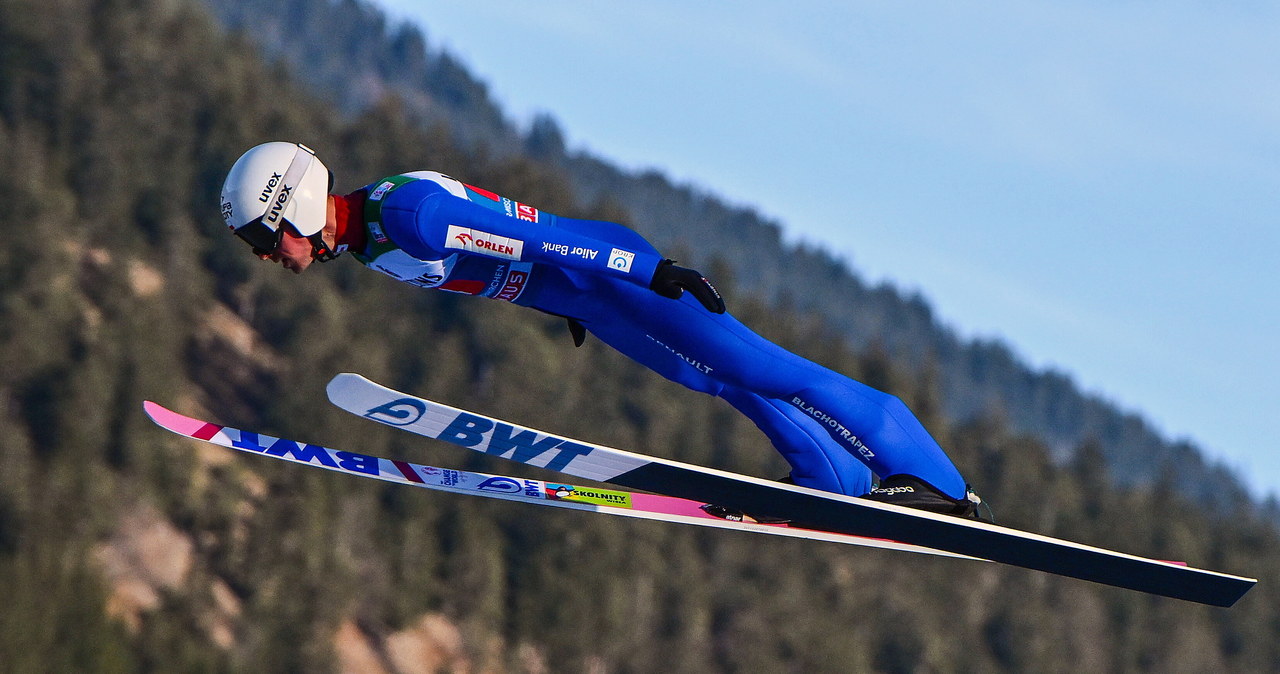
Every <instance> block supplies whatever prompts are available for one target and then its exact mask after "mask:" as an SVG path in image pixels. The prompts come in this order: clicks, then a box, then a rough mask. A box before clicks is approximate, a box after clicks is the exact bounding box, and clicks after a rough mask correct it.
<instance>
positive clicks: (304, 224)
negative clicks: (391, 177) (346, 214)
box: [222, 141, 336, 261]
mask: <svg viewBox="0 0 1280 674" xmlns="http://www.w3.org/2000/svg"><path fill="white" fill-rule="evenodd" d="M332 185H333V174H332V173H330V171H329V169H327V168H325V165H324V164H323V163H321V161H320V160H319V159H318V158H317V157H316V153H315V152H313V151H312V150H311V148H309V147H307V146H306V145H303V144H301V143H284V142H278V141H277V142H271V143H263V144H262V145H258V146H257V147H254V148H251V149H250V150H249V151H248V152H246V153H244V154H243V155H241V156H240V158H239V159H237V160H236V163H235V165H233V166H232V167H231V171H230V172H229V173H228V174H227V180H226V182H224V183H223V184H222V219H223V220H224V221H226V223H227V226H228V227H230V228H231V229H232V231H234V232H235V234H236V236H238V237H240V238H241V239H243V240H244V241H245V242H246V243H248V244H249V245H250V246H253V252H254V253H255V254H257V255H270V254H271V253H272V252H274V251H275V250H276V248H278V247H279V246H280V240H281V238H282V237H283V236H284V227H282V225H284V224H288V225H289V226H291V227H292V228H293V229H294V230H296V231H297V233H298V234H299V235H300V236H304V237H306V238H307V239H308V240H310V241H311V247H312V249H313V250H314V251H315V254H316V257H317V258H319V259H320V260H321V261H324V260H327V259H333V258H334V257H336V253H334V252H333V251H332V250H331V249H330V248H329V246H327V245H326V244H325V243H324V240H323V239H322V237H321V232H322V230H323V229H324V225H325V220H326V219H327V215H328V197H329V188H330V187H332Z"/></svg>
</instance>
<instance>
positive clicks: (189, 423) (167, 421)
mask: <svg viewBox="0 0 1280 674" xmlns="http://www.w3.org/2000/svg"><path fill="white" fill-rule="evenodd" d="M142 409H143V411H145V412H146V413H147V416H149V417H151V420H152V421H154V422H156V424H157V425H159V426H160V427H161V428H164V429H166V430H169V431H173V432H174V433H177V434H178V435H186V436H188V437H192V438H198V439H200V440H208V439H209V438H212V437H213V436H215V435H217V434H218V431H220V430H222V426H219V425H217V424H211V423H208V422H204V421H200V420H199V419H192V418H191V417H188V416H185V415H182V414H178V413H177V412H174V411H173V410H170V409H168V408H166V407H165V406H163V405H161V404H159V403H153V402H151V401H150V400H144V401H142Z"/></svg>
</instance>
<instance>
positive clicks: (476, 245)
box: [444, 225, 524, 260]
mask: <svg viewBox="0 0 1280 674" xmlns="http://www.w3.org/2000/svg"><path fill="white" fill-rule="evenodd" d="M444 246H445V248H456V249H458V250H465V251H468V252H471V253H480V254H481V255H487V256H489V257H501V258H505V259H508V260H519V259H520V255H521V254H523V253H524V242H523V241H521V240H520V239H511V238H508V237H505V236H498V235H497V234H490V233H489V232H482V231H480V230H478V229H472V228H470V227H459V226H457V225H449V229H448V231H447V232H446V233H445V241H444Z"/></svg>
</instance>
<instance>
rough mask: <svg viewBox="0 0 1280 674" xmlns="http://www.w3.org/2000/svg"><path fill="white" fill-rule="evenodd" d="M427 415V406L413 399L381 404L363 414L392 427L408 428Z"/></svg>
mask: <svg viewBox="0 0 1280 674" xmlns="http://www.w3.org/2000/svg"><path fill="white" fill-rule="evenodd" d="M426 413H427V406H426V405H424V404H422V402H421V401H419V400H414V399H413V398H401V399H399V400H392V401H391V402H389V403H383V404H381V405H378V406H377V407H375V408H373V409H371V410H369V411H368V412H365V413H364V416H366V417H368V418H370V419H373V420H374V421H381V422H382V423H384V424H391V425H392V426H408V425H410V424H412V423H414V422H415V421H417V420H419V419H421V418H422V415H423V414H426Z"/></svg>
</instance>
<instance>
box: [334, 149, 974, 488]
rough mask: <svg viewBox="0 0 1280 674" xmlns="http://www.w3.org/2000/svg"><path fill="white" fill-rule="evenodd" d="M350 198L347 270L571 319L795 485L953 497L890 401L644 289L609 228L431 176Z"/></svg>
mask: <svg viewBox="0 0 1280 674" xmlns="http://www.w3.org/2000/svg"><path fill="white" fill-rule="evenodd" d="M357 194H362V195H363V196H364V207H363V214H364V223H365V227H366V229H367V239H366V242H367V243H366V246H365V249H364V250H363V251H359V252H356V253H355V257H356V258H357V259H358V260H359V261H360V262H362V263H364V264H365V265H367V266H368V267H370V268H372V269H376V270H378V271H380V272H383V273H385V274H387V275H389V276H392V277H393V278H396V279H398V280H400V281H404V282H406V283H410V284H413V285H417V286H420V287H424V288H434V289H439V290H445V291H450V292H459V293H466V294H469V295H480V296H484V297H489V298H493V299H498V300H505V301H508V302H512V303H515V304H518V305H521V306H527V307H532V308H535V309H539V310H541V311H544V312H547V313H551V314H556V315H559V316H564V317H566V318H569V319H571V320H573V321H577V322H578V323H580V324H581V325H582V326H583V327H585V328H586V330H587V331H588V332H590V333H591V334H592V335H594V336H595V337H596V338H598V339H600V340H601V341H602V342H604V343H606V344H608V345H609V346H611V347H613V348H614V349H617V350H618V351H620V352H622V353H623V354H625V355H626V356H628V357H630V358H631V359H633V360H635V361H636V362H638V363H640V364H642V365H645V366H646V367H648V368H650V369H652V370H653V371H655V372H657V373H659V374H661V375H662V376H664V377H666V378H667V379H670V380H672V381H675V382H678V383H680V384H683V385H684V386H686V387H688V388H690V389H693V390H695V391H701V392H703V393H707V394H710V395H714V396H719V397H720V398H722V399H724V400H725V401H727V402H728V403H729V404H730V405H732V406H733V407H734V408H736V409H737V410H739V411H740V412H742V413H743V414H745V415H746V416H747V417H748V418H750V419H751V420H752V421H753V422H754V423H755V424H756V426H757V427H759V428H760V430H761V431H763V432H764V433H765V435H766V436H767V437H768V438H769V440H770V441H771V442H772V443H773V445H774V447H776V448H777V449H778V451H779V452H781V454H782V456H783V457H784V458H785V459H786V461H787V463H789V464H790V465H791V467H792V473H791V477H792V479H793V480H794V481H795V483H796V484H799V485H801V486H806V487H812V488H814V489H821V490H824V491H831V492H836V493H840V494H847V495H850V496H861V495H863V494H865V493H867V492H868V491H869V490H870V489H871V472H872V471H874V472H875V473H876V474H877V475H879V476H881V477H888V476H890V475H897V474H908V475H913V476H915V477H917V478H920V479H922V480H924V481H926V482H928V483H930V484H932V485H933V486H935V487H937V488H938V489H939V490H941V491H942V492H944V493H946V494H947V495H948V496H951V497H953V498H963V497H964V494H965V482H964V479H963V478H962V477H961V476H960V473H959V472H958V471H957V470H956V468H955V466H954V465H953V464H952V463H951V461H950V459H948V458H947V456H946V454H945V453H944V452H943V451H942V449H941V447H939V446H938V443H937V442H935V441H934V439H933V438H932V437H931V436H930V435H929V433H928V432H927V431H926V430H925V429H924V427H923V426H922V425H921V424H920V422H919V421H918V420H917V419H916V418H915V416H914V415H913V414H912V413H911V412H910V410H908V409H907V407H906V406H905V405H904V404H903V403H902V402H901V401H900V400H898V399H897V398H896V397H893V396H891V395H888V394H886V393H883V392H880V391H877V390H875V389H873V388H870V387H868V386H866V385H864V384H861V383H859V382H856V381H854V380H852V379H850V378H848V377H845V376H844V375H841V374H839V373H837V372H834V371H832V370H829V369H827V368H825V367H822V366H820V365H817V364H815V363H813V362H811V361H809V360H806V359H804V358H801V357H800V356H797V355H795V354H793V353H790V352H789V351H786V350H785V349H783V348H781V347H779V346H777V345H776V344H773V343H772V342H770V341H768V340H766V339H764V338H763V337H760V336H759V335H757V334H755V333H754V332H752V331H751V330H750V329H748V328H747V327H746V326H744V325H743V324H742V323H740V322H738V321H737V320H736V319H734V318H733V317H732V316H730V315H729V314H714V313H711V312H709V311H707V309H706V308H704V307H703V306H702V304H701V303H699V302H698V300H696V299H694V298H693V297H692V296H691V293H685V294H684V296H682V297H681V298H679V299H675V300H673V299H669V298H667V297H663V296H660V295H658V294H657V293H655V292H654V291H652V290H650V289H649V284H650V281H651V280H652V278H653V276H654V272H655V270H656V269H657V268H658V266H659V265H660V264H661V263H662V262H663V257H662V255H661V254H659V253H658V251H657V250H656V249H654V247H653V246H652V245H650V244H649V243H648V242H647V241H645V240H644V239H643V238H642V237H641V236H640V235H639V234H637V233H636V232H634V231H632V230H630V229H628V228H626V227H624V226H622V225H619V224H615V223H611V222H603V221H593V220H578V219H571V218H563V217H557V216H555V215H552V214H550V213H545V212H542V211H539V210H537V209H535V208H532V207H530V206H527V205H525V204H521V203H518V202H515V201H513V200H511V199H506V198H503V197H500V196H498V195H496V194H493V193H492V192H488V191H485V190H482V189H478V188H476V187H472V186H470V185H465V184H463V183H461V182H459V181H457V180H455V179H453V178H450V177H448V176H445V175H443V174H440V173H435V172H430V171H419V172H414V173H406V174H401V175H397V176H391V177H389V178H385V179H383V180H380V181H378V182H375V183H372V184H370V185H368V186H366V187H364V188H362V190H360V191H358V192H357Z"/></svg>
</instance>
